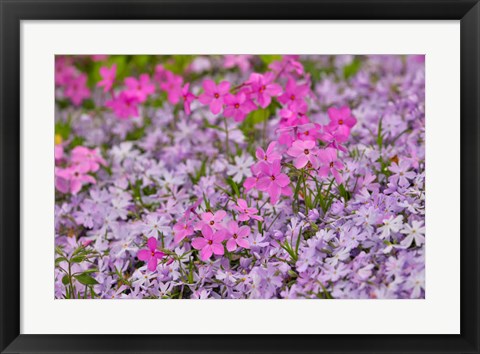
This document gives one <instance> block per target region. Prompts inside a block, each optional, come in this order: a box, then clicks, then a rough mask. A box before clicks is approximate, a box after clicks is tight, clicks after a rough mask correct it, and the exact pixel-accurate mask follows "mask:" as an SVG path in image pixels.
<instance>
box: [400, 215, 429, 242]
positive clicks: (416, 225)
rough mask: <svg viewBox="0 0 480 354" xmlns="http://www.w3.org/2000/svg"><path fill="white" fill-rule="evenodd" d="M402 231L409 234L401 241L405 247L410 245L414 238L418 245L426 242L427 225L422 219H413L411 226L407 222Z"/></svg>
mask: <svg viewBox="0 0 480 354" xmlns="http://www.w3.org/2000/svg"><path fill="white" fill-rule="evenodd" d="M401 233H402V234H405V235H407V236H406V237H405V238H404V239H403V241H402V242H401V243H400V244H401V245H402V246H403V247H405V248H408V247H410V245H411V244H412V242H413V240H415V244H416V245H417V246H420V245H422V244H423V243H424V242H425V236H424V235H425V226H424V225H423V222H421V221H412V225H411V226H410V225H408V224H405V227H404V228H403V230H402V231H401Z"/></svg>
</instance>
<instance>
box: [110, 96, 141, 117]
mask: <svg viewBox="0 0 480 354" xmlns="http://www.w3.org/2000/svg"><path fill="white" fill-rule="evenodd" d="M138 103H139V101H138V98H137V97H135V96H130V95H128V94H127V93H126V92H125V91H122V92H120V94H119V95H117V96H116V97H115V98H113V99H112V100H109V101H107V102H105V106H106V107H108V108H110V109H111V110H113V111H114V112H115V114H116V116H117V117H118V118H120V119H128V118H131V117H138Z"/></svg>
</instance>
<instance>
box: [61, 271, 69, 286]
mask: <svg viewBox="0 0 480 354" xmlns="http://www.w3.org/2000/svg"><path fill="white" fill-rule="evenodd" d="M69 282H70V277H69V276H68V275H67V274H66V275H64V276H63V278H62V284H63V285H67V284H68V283H69Z"/></svg>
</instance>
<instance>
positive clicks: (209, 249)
mask: <svg viewBox="0 0 480 354" xmlns="http://www.w3.org/2000/svg"><path fill="white" fill-rule="evenodd" d="M202 235H203V237H197V238H195V239H194V240H193V241H192V247H193V248H195V249H196V250H200V259H201V260H202V261H206V260H208V259H210V257H211V256H212V254H216V255H218V256H221V255H223V253H224V249H223V245H222V241H223V239H224V237H225V236H224V231H216V232H215V233H214V232H213V230H212V229H211V228H210V227H209V226H207V225H203V227H202Z"/></svg>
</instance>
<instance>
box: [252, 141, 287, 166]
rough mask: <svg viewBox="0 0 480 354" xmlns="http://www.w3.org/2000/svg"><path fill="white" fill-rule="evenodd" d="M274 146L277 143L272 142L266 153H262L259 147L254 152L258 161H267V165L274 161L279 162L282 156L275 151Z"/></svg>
mask: <svg viewBox="0 0 480 354" xmlns="http://www.w3.org/2000/svg"><path fill="white" fill-rule="evenodd" d="M276 146H277V142H276V141H272V142H271V143H270V144H268V147H267V151H263V149H262V148H260V147H259V148H257V151H256V152H255V156H256V157H257V159H259V160H260V161H267V162H268V163H272V162H273V161H275V160H281V159H282V155H281V154H280V153H279V152H277V151H275V147H276Z"/></svg>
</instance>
